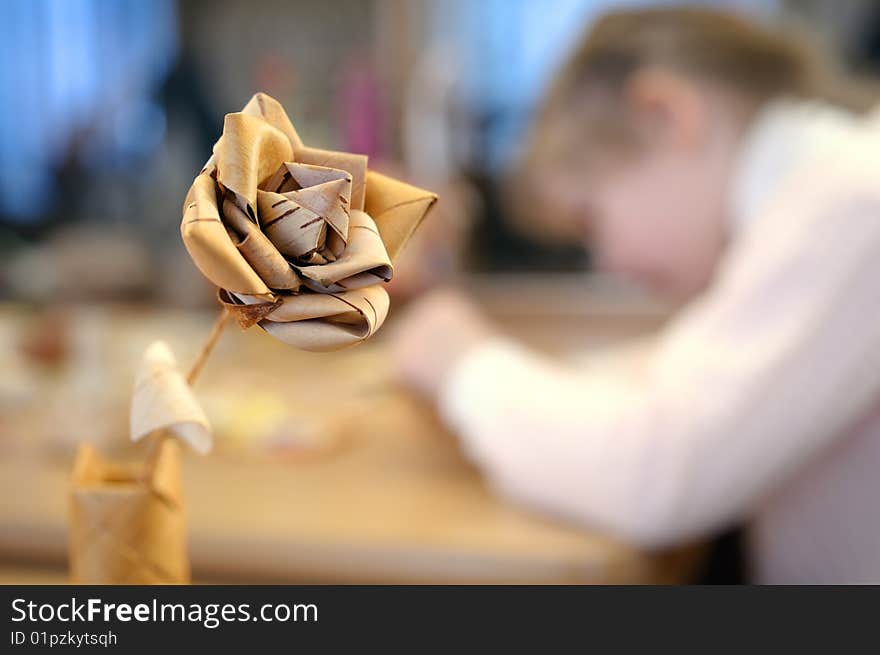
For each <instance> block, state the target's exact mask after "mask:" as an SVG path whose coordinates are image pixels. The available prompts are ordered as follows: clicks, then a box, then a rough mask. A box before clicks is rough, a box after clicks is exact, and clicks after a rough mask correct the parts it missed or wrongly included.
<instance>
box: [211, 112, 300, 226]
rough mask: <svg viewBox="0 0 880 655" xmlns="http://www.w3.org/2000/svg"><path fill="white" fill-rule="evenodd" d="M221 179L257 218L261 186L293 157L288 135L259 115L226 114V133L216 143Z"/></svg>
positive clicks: (218, 169)
mask: <svg viewBox="0 0 880 655" xmlns="http://www.w3.org/2000/svg"><path fill="white" fill-rule="evenodd" d="M214 155H215V156H216V162H217V182H219V183H220V184H221V185H222V186H223V188H224V189H229V190H230V191H231V192H233V193H234V194H235V198H236V203H237V204H238V206H239V207H241V209H242V210H243V211H244V212H245V213H247V214H248V215H249V216H251V217H252V218H254V219H255V218H256V209H257V188H258V187H259V186H260V185H261V184H262V183H263V182H265V181H267V180H268V179H269V178H270V177H272V175H274V174H275V171H277V170H278V168H279V167H280V166H281V164H283V163H284V162H286V161H289V160H290V159H291V158H292V157H293V150H292V148H291V146H290V140H289V139H288V138H287V136H285V134H284V133H283V132H282V131H281V130H279V129H276V128H274V127H272V126H271V125H269V123H267V122H266V121H264V120H263V119H262V118H259V117H257V116H249V115H247V114H242V113H237V114H226V118H225V120H224V122H223V136H221V137H220V140H219V141H217V144H216V145H215V146H214Z"/></svg>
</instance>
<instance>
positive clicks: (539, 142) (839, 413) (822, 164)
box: [396, 8, 880, 583]
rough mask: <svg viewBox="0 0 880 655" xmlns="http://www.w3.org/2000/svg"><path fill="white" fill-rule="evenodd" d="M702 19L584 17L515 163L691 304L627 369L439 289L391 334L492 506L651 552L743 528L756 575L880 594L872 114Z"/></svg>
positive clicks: (878, 264) (549, 196)
mask: <svg viewBox="0 0 880 655" xmlns="http://www.w3.org/2000/svg"><path fill="white" fill-rule="evenodd" d="M831 79H832V77H831V75H830V73H829V71H827V70H826V69H825V68H824V67H823V64H822V62H821V61H819V60H817V59H816V58H814V57H813V56H812V55H811V54H810V52H809V51H807V50H805V49H804V48H803V47H801V46H799V45H798V44H797V43H795V42H793V41H792V40H790V39H789V38H787V37H783V36H782V35H780V34H776V33H774V32H772V31H770V30H769V29H767V28H764V27H760V26H758V25H754V24H751V23H749V22H747V21H744V20H742V19H739V18H735V17H732V16H729V15H726V14H722V13H718V12H715V11H712V10H700V9H675V8H657V9H645V10H635V11H628V12H623V13H615V14H611V15H608V16H606V17H605V18H603V19H602V20H600V21H599V22H598V23H597V24H596V25H595V27H594V28H593V29H592V30H591V31H590V32H589V34H588V35H587V37H586V39H585V40H584V42H583V43H582V44H581V45H580V46H579V48H578V49H577V51H576V53H575V54H574V56H573V58H572V59H571V61H570V63H569V64H568V65H567V67H566V68H565V69H564V71H563V72H562V73H561V75H560V77H559V79H558V80H557V83H556V85H555V86H554V87H553V89H552V91H551V93H550V96H549V98H548V100H547V102H546V105H545V107H544V109H543V111H542V112H541V113H540V115H539V118H538V124H537V126H536V129H535V133H534V138H533V140H532V144H531V147H530V149H529V152H528V156H527V158H526V162H527V166H528V170H529V173H528V175H523V176H522V177H521V179H523V180H526V179H530V180H537V181H538V185H537V188H536V189H533V193H534V194H536V196H535V205H541V204H546V203H548V202H551V201H552V202H554V203H555V205H554V207H556V208H557V210H558V211H556V214H557V215H559V216H566V217H568V218H569V219H570V220H569V221H568V223H567V225H566V226H567V227H569V228H574V229H576V230H578V231H579V232H580V233H581V234H582V235H583V236H584V238H588V239H589V242H590V243H591V245H592V247H593V248H594V252H596V253H597V254H598V256H599V260H600V263H601V264H603V265H604V266H605V267H606V268H609V269H611V270H614V271H618V272H621V273H624V274H626V275H629V276H633V277H635V278H637V279H639V280H641V281H643V282H645V283H646V284H649V285H651V286H652V287H654V288H656V289H657V290H660V291H663V292H666V293H669V294H671V295H674V296H677V297H678V298H680V299H682V300H685V301H687V302H686V304H684V305H683V308H682V309H681V310H680V313H679V314H678V315H677V316H676V317H675V318H674V320H673V321H671V322H670V324H669V325H668V326H667V327H666V328H665V330H664V331H663V333H662V334H661V335H660V336H659V338H658V340H657V343H656V347H655V348H654V350H653V351H652V353H651V355H650V357H649V358H648V359H647V361H645V362H644V366H643V367H641V368H640V369H639V370H638V372H636V373H633V372H632V370H631V368H629V367H627V368H626V369H624V368H623V367H621V369H620V370H619V371H616V370H613V369H612V370H610V371H609V370H603V371H602V372H601V373H598V372H593V373H590V372H589V371H587V372H575V371H569V370H566V369H564V368H563V367H562V366H560V365H557V364H555V363H553V362H550V361H547V360H545V359H542V358H540V357H538V356H537V355H535V354H533V353H531V352H529V351H527V350H526V349H524V348H523V347H521V346H520V345H518V344H516V343H513V342H511V341H509V340H507V339H505V338H503V337H501V336H498V334H497V333H496V332H495V330H494V329H493V328H492V327H491V325H490V324H489V323H487V322H486V321H485V320H484V319H483V318H482V317H481V316H480V314H479V313H478V312H477V311H476V309H475V308H474V306H473V305H472V304H471V303H470V302H469V301H467V300H466V299H465V298H464V297H462V296H458V295H455V294H452V293H450V292H447V293H439V294H436V295H434V296H433V297H428V298H426V299H425V300H423V301H422V302H421V303H420V304H419V305H418V306H416V307H415V308H414V309H413V310H412V311H411V313H410V315H409V317H408V319H406V320H405V321H404V323H403V324H402V325H400V326H399V327H400V329H399V332H398V341H397V344H396V346H397V352H396V358H397V364H398V370H399V373H400V375H401V377H402V379H403V380H404V381H405V382H406V383H408V384H409V385H411V386H412V387H414V388H415V389H417V390H419V391H421V392H423V393H424V394H426V395H428V396H429V397H431V398H433V399H434V400H435V401H436V402H437V403H438V406H439V409H440V412H441V414H442V415H443V416H444V418H445V420H446V421H447V422H448V423H449V425H450V426H451V427H452V428H453V429H454V430H455V431H456V432H457V433H458V434H459V435H460V438H461V440H462V443H463V447H464V449H465V450H466V452H467V453H468V454H469V455H470V456H471V457H472V458H473V459H474V460H475V462H476V463H477V464H478V465H479V466H480V467H481V468H482V469H483V470H484V471H485V472H486V474H487V476H488V477H489V479H490V480H491V481H492V482H493V484H494V486H495V487H496V488H497V489H498V490H499V491H500V492H501V493H503V494H505V495H508V496H509V497H511V498H513V499H516V500H519V501H521V502H523V503H526V504H528V505H530V506H533V507H535V508H539V509H542V510H544V511H546V512H549V513H552V514H555V515H559V516H562V517H566V518H568V519H571V520H575V521H578V522H581V523H583V524H584V525H586V526H589V527H591V528H594V529H595V528H599V529H603V530H605V531H607V532H609V533H611V534H614V535H618V536H620V537H623V538H624V539H627V540H629V541H631V542H633V543H636V544H639V545H641V546H644V547H649V548H658V547H665V546H670V545H675V544H678V543H682V542H685V541H688V540H692V539H695V538H697V539H698V538H701V537H706V536H710V535H712V534H714V533H716V532H717V531H719V530H721V529H723V528H725V527H727V526H729V525H731V524H734V523H735V522H738V521H742V520H748V521H749V530H748V549H749V555H750V564H751V576H752V578H753V580H754V581H756V582H788V583H798V582H814V583H823V582H834V583H848V582H875V583H877V582H880V502H878V500H880V113H876V112H875V113H873V114H870V113H868V114H860V113H857V112H855V111H852V110H847V109H844V108H843V104H841V100H840V98H841V97H842V96H841V95H840V94H838V93H837V92H836V91H835V90H833V89H832V88H831V85H830V84H829V80H831Z"/></svg>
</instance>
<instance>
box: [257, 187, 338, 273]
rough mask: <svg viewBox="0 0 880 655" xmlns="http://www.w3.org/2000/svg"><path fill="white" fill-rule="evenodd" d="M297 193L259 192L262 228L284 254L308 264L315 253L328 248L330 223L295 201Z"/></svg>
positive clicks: (258, 199)
mask: <svg viewBox="0 0 880 655" xmlns="http://www.w3.org/2000/svg"><path fill="white" fill-rule="evenodd" d="M293 193H295V192H293V191H289V192H287V193H284V194H281V193H274V192H272V191H260V192H258V194H257V206H258V207H259V208H260V221H261V227H262V228H263V233H264V234H265V235H266V236H267V237H268V238H269V240H270V241H271V242H272V243H273V244H274V246H275V247H276V248H277V249H278V251H279V252H280V253H281V254H283V255H287V256H288V257H295V258H297V259H301V260H303V261H308V256H309V255H310V254H311V253H314V252H316V251H318V250H320V249H322V248H323V247H324V242H325V240H326V238H327V223H326V222H325V221H324V219H323V218H322V217H321V216H319V215H318V214H316V213H314V212H313V211H311V210H310V209H306V208H305V207H303V206H302V205H300V204H299V203H297V202H296V201H294V200H292V199H291V198H292V194H293Z"/></svg>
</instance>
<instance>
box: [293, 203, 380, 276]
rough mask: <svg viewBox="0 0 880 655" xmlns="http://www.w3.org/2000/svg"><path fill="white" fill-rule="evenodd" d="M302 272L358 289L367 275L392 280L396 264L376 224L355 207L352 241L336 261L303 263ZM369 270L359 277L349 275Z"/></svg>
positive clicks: (351, 223) (352, 220) (350, 239)
mask: <svg viewBox="0 0 880 655" xmlns="http://www.w3.org/2000/svg"><path fill="white" fill-rule="evenodd" d="M297 268H298V269H299V272H300V274H302V275H303V276H304V277H307V278H309V279H311V280H314V281H316V282H318V283H319V284H320V285H322V286H324V287H330V286H331V285H333V284H337V285H338V287H339V288H340V289H341V290H343V291H344V290H346V289H354V288H357V287H358V286H364V285H362V284H359V282H361V281H362V280H363V279H364V278H365V277H366V278H369V277H372V282H371V284H376V283H377V282H388V281H390V280H391V276H392V274H393V268H392V266H391V259H390V258H389V257H388V253H387V252H385V244H384V243H382V238H381V237H380V236H379V231H378V230H377V229H376V224H375V223H374V222H373V219H371V218H370V217H369V216H368V215H367V214H366V213H365V212H362V211H358V210H356V209H355V210H353V211H352V212H351V222H350V225H349V232H348V244H347V245H346V247H345V250H344V251H343V252H342V255H341V256H340V257H339V258H338V259H337V260H336V261H335V262H332V263H329V264H324V265H322V266H299V267H297ZM362 273H366V274H368V275H366V276H360V277H359V279H358V280H354V279H352V280H351V281H350V282H349V283H348V284H346V280H347V278H352V277H353V276H356V275H360V274H362Z"/></svg>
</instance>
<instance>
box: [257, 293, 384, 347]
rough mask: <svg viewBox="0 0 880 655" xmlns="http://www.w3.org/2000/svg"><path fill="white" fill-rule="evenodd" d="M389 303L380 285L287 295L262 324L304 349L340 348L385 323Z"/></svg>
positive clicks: (369, 333)
mask: <svg viewBox="0 0 880 655" xmlns="http://www.w3.org/2000/svg"><path fill="white" fill-rule="evenodd" d="M388 306H389V299H388V293H387V292H386V291H385V289H383V288H382V287H381V286H379V285H374V286H372V287H366V288H363V289H358V290H356V291H347V292H345V293H339V294H318V293H313V294H302V295H299V296H288V297H285V298H284V302H283V303H282V305H281V306H280V307H279V308H278V309H276V310H275V311H274V312H273V313H272V314H270V315H269V316H268V317H267V318H266V319H265V320H263V321H260V326H261V327H262V328H263V329H265V330H266V332H268V333H269V334H271V335H272V336H274V337H275V338H277V339H280V340H281V341H283V342H285V343H287V344H289V345H292V346H296V347H297V348H302V349H303V350H312V351H327V350H338V349H340V348H345V347H347V346H352V345H354V344H356V343H360V342H361V341H363V340H364V339H367V338H369V337H370V336H372V335H373V333H375V332H376V330H378V329H379V328H380V327H381V326H382V323H384V322H385V318H386V316H387V315H388Z"/></svg>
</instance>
